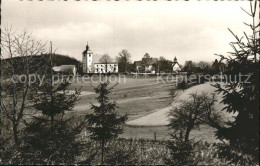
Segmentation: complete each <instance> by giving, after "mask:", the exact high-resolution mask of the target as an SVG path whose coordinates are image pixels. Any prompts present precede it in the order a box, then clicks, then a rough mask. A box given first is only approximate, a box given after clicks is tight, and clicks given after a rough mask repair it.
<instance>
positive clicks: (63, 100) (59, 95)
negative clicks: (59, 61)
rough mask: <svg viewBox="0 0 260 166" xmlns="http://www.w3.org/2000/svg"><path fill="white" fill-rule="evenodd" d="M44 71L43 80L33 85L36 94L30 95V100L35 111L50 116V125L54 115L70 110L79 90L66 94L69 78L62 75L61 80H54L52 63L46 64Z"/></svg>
mask: <svg viewBox="0 0 260 166" xmlns="http://www.w3.org/2000/svg"><path fill="white" fill-rule="evenodd" d="M50 64H52V63H50ZM44 71H45V72H44V76H45V77H44V79H43V82H42V84H41V85H40V86H36V87H35V88H36V91H37V94H36V95H34V96H33V97H32V96H31V98H30V101H32V102H33V107H34V108H35V109H36V110H37V111H40V112H41V113H42V114H43V115H45V116H47V117H49V118H51V125H52V123H53V121H54V117H55V116H56V115H59V114H64V113H65V111H71V110H72V108H73V107H74V105H75V102H76V101H77V100H78V96H79V95H80V91H77V90H75V93H73V94H68V92H67V91H66V88H67V87H68V86H69V85H70V84H69V82H68V81H69V79H70V78H69V77H63V79H61V80H55V79H54V77H53V73H52V65H47V66H46V68H45V70H44ZM56 79H58V78H56Z"/></svg>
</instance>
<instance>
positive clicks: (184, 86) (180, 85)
mask: <svg viewBox="0 0 260 166" xmlns="http://www.w3.org/2000/svg"><path fill="white" fill-rule="evenodd" d="M177 88H178V89H182V90H183V91H184V90H185V89H187V88H188V85H187V82H186V81H185V80H182V81H181V82H178V84H177Z"/></svg>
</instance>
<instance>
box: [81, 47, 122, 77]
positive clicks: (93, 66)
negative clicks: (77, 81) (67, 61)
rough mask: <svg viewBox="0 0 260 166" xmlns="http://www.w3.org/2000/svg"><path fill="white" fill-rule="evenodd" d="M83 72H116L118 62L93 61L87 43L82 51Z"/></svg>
mask: <svg viewBox="0 0 260 166" xmlns="http://www.w3.org/2000/svg"><path fill="white" fill-rule="evenodd" d="M82 63H83V73H118V64H117V63H114V62H110V63H106V64H105V63H98V62H96V63H95V58H94V55H93V52H92V51H91V50H90V49H89V46H88V44H87V46H86V50H85V51H83V53H82Z"/></svg>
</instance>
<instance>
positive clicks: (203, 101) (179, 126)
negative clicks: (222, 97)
mask: <svg viewBox="0 0 260 166" xmlns="http://www.w3.org/2000/svg"><path fill="white" fill-rule="evenodd" d="M215 102H216V100H215V96H214V95H212V97H210V96H208V95H207V94H206V93H202V94H197V93H192V94H190V96H189V100H187V101H182V102H181V105H180V106H179V107H175V108H173V109H172V110H171V112H170V113H169V117H171V120H170V123H169V125H168V126H170V127H171V128H172V129H174V133H173V134H175V135H178V137H179V138H180V139H181V140H183V141H184V142H188V141H189V135H190V132H191V130H193V129H199V126H200V125H201V124H211V125H212V126H215V125H216V124H218V123H217V122H219V121H220V117H219V115H218V114H217V113H216V111H215V109H214V104H215Z"/></svg>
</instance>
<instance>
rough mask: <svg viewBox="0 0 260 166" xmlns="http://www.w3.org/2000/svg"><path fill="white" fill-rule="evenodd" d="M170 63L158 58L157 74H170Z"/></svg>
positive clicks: (161, 57)
mask: <svg viewBox="0 0 260 166" xmlns="http://www.w3.org/2000/svg"><path fill="white" fill-rule="evenodd" d="M171 64H172V63H171V61H169V60H167V59H166V58H164V57H163V56H160V57H159V61H158V68H159V72H166V73H167V72H171V71H172V65H171Z"/></svg>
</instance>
